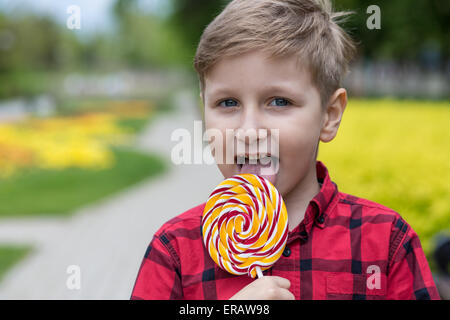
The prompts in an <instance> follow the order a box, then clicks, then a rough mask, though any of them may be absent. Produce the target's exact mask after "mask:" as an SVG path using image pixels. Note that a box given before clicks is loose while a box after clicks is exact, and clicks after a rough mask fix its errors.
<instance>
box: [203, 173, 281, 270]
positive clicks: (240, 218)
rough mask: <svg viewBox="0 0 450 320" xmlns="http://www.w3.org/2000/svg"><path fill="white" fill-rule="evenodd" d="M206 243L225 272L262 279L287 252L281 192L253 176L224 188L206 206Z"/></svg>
mask: <svg viewBox="0 0 450 320" xmlns="http://www.w3.org/2000/svg"><path fill="white" fill-rule="evenodd" d="M202 234H203V242H204V244H205V247H206V249H207V250H208V252H209V254H210V255H211V258H212V259H213V260H214V261H215V262H216V263H217V265H219V267H220V268H222V269H224V270H226V271H228V272H230V273H232V274H236V275H243V274H248V275H249V276H250V277H252V278H255V277H256V275H258V277H262V271H261V270H266V269H269V268H270V267H271V266H272V265H273V264H274V263H275V262H276V261H277V260H278V259H279V258H280V256H281V254H282V252H283V250H284V247H285V246H286V241H287V234H288V216H287V211H286V206H285V204H284V201H283V199H282V197H281V194H280V193H279V192H278V190H277V189H276V188H275V187H274V186H273V185H272V183H270V181H269V180H267V179H265V178H263V177H261V176H258V175H254V174H238V175H235V176H233V177H231V178H229V179H226V180H224V181H223V182H222V183H220V184H219V185H218V186H217V187H216V188H215V189H214V191H213V192H212V193H211V195H210V197H209V199H208V201H207V202H206V206H205V209H204V211H203V217H202Z"/></svg>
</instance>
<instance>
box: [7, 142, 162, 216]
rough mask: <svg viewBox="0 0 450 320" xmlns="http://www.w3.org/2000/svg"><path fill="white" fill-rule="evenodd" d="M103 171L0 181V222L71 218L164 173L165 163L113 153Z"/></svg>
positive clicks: (29, 174) (124, 151)
mask: <svg viewBox="0 0 450 320" xmlns="http://www.w3.org/2000/svg"><path fill="white" fill-rule="evenodd" d="M113 152H114V155H115V158H116V165H115V166H114V167H113V168H111V169H106V170H98V171H95V170H89V169H80V168H70V169H64V170H60V171H57V170H38V169H30V170H27V171H24V172H22V173H20V174H18V175H15V176H13V177H11V178H8V179H4V180H0V203H1V206H0V218H1V217H25V216H32V215H37V214H38V215H40V214H45V215H60V214H70V213H72V212H73V211H74V210H76V209H78V208H80V207H82V206H84V205H86V204H89V203H93V202H95V201H97V200H99V199H101V198H103V197H106V196H110V195H111V194H113V193H115V192H118V191H119V190H121V189H124V188H126V187H127V186H130V185H133V184H135V183H137V182H139V181H142V180H144V179H147V178H149V177H151V176H155V175H158V174H160V173H162V172H164V171H165V163H164V162H165V160H163V159H161V158H160V157H158V156H155V155H149V154H146V153H142V152H138V151H136V150H133V149H131V148H114V149H113Z"/></svg>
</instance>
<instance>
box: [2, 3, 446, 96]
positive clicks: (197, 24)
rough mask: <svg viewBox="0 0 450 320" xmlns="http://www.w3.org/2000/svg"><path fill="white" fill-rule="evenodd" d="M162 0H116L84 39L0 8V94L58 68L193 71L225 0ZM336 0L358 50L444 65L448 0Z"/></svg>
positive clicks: (50, 76) (24, 91) (51, 78)
mask: <svg viewBox="0 0 450 320" xmlns="http://www.w3.org/2000/svg"><path fill="white" fill-rule="evenodd" d="M55 1H56V0H55ZM161 1H162V0H161ZM167 1H169V4H170V5H169V7H170V9H169V12H168V14H167V15H163V14H157V13H152V12H150V11H148V10H142V6H140V5H139V4H140V3H141V2H142V0H116V1H115V2H114V3H113V6H112V12H111V13H112V15H113V17H114V19H115V25H114V26H115V28H114V30H112V31H104V32H96V33H95V34H91V35H90V36H89V37H88V38H85V39H80V38H79V37H77V36H76V32H73V31H71V30H68V29H67V28H66V26H65V25H62V24H60V23H57V22H55V21H54V19H53V18H51V17H50V16H45V15H37V14H34V13H31V12H29V13H25V12H21V13H14V14H6V13H2V12H0V83H1V85H0V98H5V97H12V96H17V95H22V96H24V95H25V96H33V95H36V94H39V93H41V92H44V91H48V90H49V88H51V87H52V84H54V83H60V79H59V78H58V74H61V73H68V72H72V71H74V70H76V71H77V72H79V73H82V72H91V71H106V72H108V71H114V70H119V69H124V68H131V69H138V70H142V69H146V68H165V67H172V66H176V67H182V68H188V69H189V70H191V71H192V61H193V57H194V54H195V50H196V47H197V44H198V41H199V39H200V36H201V34H202V32H203V30H204V28H205V27H206V26H207V25H208V24H209V23H210V22H211V21H212V20H213V18H214V17H215V16H216V15H218V14H219V13H220V11H221V10H222V9H223V8H224V7H225V5H226V4H227V3H228V2H229V0H167ZM334 4H335V7H336V9H338V10H350V11H354V12H355V14H354V15H352V16H351V17H350V18H349V19H348V21H347V22H345V23H344V27H345V28H346V30H348V31H349V32H350V33H351V35H352V36H353V37H354V38H355V40H357V41H358V42H359V49H360V54H361V55H362V57H364V58H367V59H393V60H396V61H397V62H400V63H401V62H403V61H407V62H411V61H414V62H416V61H417V63H418V64H419V65H421V66H425V67H427V68H428V67H431V68H434V69H438V70H439V69H444V68H448V65H447V64H448V63H449V62H448V61H449V59H450V48H449V44H450V38H449V37H450V32H449V31H450V30H449V25H450V23H449V22H450V2H448V1H440V0H416V1H414V2H411V1H407V0H390V1H381V0H379V1H372V0H339V1H334ZM374 4H375V5H378V6H379V7H380V9H381V29H380V30H369V29H368V28H367V27H366V20H367V18H368V17H369V14H368V13H366V10H367V7H368V6H369V5H374ZM42 77H44V78H42ZM39 79H41V80H42V79H43V80H42V81H40V80H39Z"/></svg>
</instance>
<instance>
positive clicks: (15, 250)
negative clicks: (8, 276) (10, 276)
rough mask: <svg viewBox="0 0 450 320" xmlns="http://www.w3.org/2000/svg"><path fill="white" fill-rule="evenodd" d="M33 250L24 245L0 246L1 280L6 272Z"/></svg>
mask: <svg viewBox="0 0 450 320" xmlns="http://www.w3.org/2000/svg"><path fill="white" fill-rule="evenodd" d="M30 251H31V248H30V247H24V246H6V245H2V246H0V257H1V259H0V281H1V280H2V279H3V276H4V275H5V273H6V272H7V271H8V270H9V269H10V268H11V267H12V266H13V265H14V264H16V263H17V262H19V261H20V260H21V259H23V258H24V257H25V256H26V255H27V254H28V253H29V252H30Z"/></svg>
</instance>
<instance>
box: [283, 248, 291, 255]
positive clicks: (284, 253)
mask: <svg viewBox="0 0 450 320" xmlns="http://www.w3.org/2000/svg"><path fill="white" fill-rule="evenodd" d="M290 255H291V249H289V248H288V247H286V248H284V251H283V256H285V257H289V256H290Z"/></svg>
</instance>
